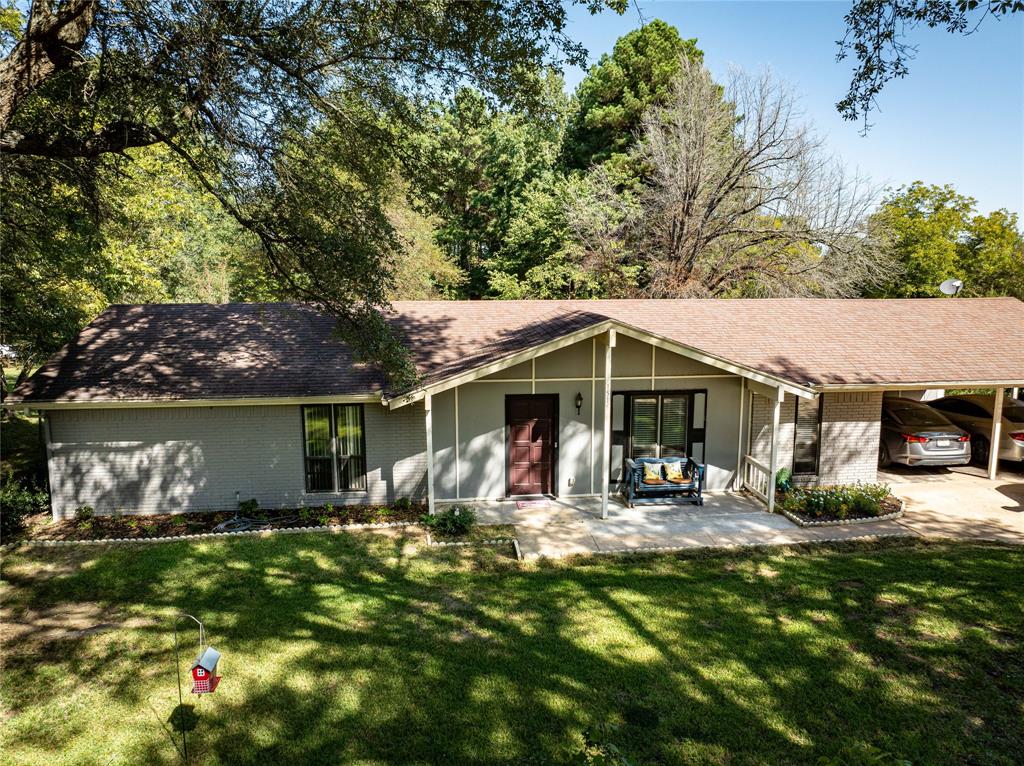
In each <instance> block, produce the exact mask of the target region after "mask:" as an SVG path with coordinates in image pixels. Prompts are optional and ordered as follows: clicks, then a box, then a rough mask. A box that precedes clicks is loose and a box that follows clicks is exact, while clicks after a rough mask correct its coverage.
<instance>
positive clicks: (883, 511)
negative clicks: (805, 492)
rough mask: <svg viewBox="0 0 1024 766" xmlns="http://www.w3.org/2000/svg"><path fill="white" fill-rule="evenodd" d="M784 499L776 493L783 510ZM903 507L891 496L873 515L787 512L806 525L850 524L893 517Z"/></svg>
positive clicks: (777, 506)
mask: <svg viewBox="0 0 1024 766" xmlns="http://www.w3.org/2000/svg"><path fill="white" fill-rule="evenodd" d="M784 498H785V495H784V494H783V493H781V492H776V493H775V502H776V508H778V509H780V510H782V505H783V501H784ZM902 507H903V506H902V503H901V501H900V499H899V498H898V497H894V496H893V495H889V496H888V497H886V498H885V499H884V500H882V502H881V503H880V504H879V509H878V513H875V514H871V515H863V514H860V515H857V514H847V515H845V516H839V515H838V514H834V513H823V514H819V515H811V514H809V513H803V512H801V511H799V510H795V509H792V508H786V509H785V512H786V513H787V514H790V515H792V516H795V517H796V518H797V519H799V520H800V521H802V522H804V523H805V524H849V523H850V522H855V521H875V520H881V519H884V518H885V517H887V516H891V515H892V514H896V513H899V511H900V509H901V508H902Z"/></svg>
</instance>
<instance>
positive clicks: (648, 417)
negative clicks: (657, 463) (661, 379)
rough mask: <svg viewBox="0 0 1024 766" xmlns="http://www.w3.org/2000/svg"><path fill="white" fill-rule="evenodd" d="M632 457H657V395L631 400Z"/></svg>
mask: <svg viewBox="0 0 1024 766" xmlns="http://www.w3.org/2000/svg"><path fill="white" fill-rule="evenodd" d="M630 425H631V426H632V435H633V439H632V442H633V449H632V452H633V454H632V457H635V458H636V457H658V397H657V396H650V397H648V396H644V397H639V396H637V397H634V398H633V401H632V422H631V424H630Z"/></svg>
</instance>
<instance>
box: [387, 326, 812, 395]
mask: <svg viewBox="0 0 1024 766" xmlns="http://www.w3.org/2000/svg"><path fill="white" fill-rule="evenodd" d="M613 332H621V333H622V334H623V335H625V336H627V337H630V338H634V339H635V340H639V341H641V342H644V343H649V344H651V345H652V346H656V347H659V348H663V349H665V350H667V351H671V352H672V353H675V354H678V355H680V356H684V357H687V358H689V359H694V360H696V361H698V362H702V363H704V364H707V365H709V366H711V367H717V368H719V369H721V370H725V371H726V372H730V373H732V374H734V375H740V376H742V377H745V378H749V379H750V380H754V381H757V382H759V383H763V384H764V385H768V386H771V387H773V388H780V389H782V390H784V391H786V392H788V393H791V394H793V395H794V396H801V397H804V398H808V399H813V398H814V397H815V396H816V392H815V390H814V389H813V388H812V387H811V386H802V385H799V384H797V383H793V382H792V381H789V380H785V379H784V378H780V377H778V376H776V375H772V374H769V373H765V372H761V371H759V370H755V369H753V368H752V367H747V366H746V365H742V364H739V363H736V362H731V361H729V360H728V359H724V358H722V357H719V356H716V355H714V354H709V353H706V352H704V351H701V350H699V349H697V348H694V347H693V346H688V345H686V344H685V343H679V342H677V341H674V340H671V339H669V338H665V337H663V336H661V335H657V334H655V333H650V332H647V331H646V330H642V329H640V328H638V327H634V326H632V325H629V324H626V323H624V322H620V321H618V320H614V319H607V320H604V321H601V322H598V323H596V324H594V325H591V326H590V327H585V328H583V329H581V330H576V331H574V332H571V333H567V334H566V335H563V336H561V337H559V338H555V339H553V340H550V341H547V342H545V343H540V344H537V345H536V346H531V347H530V348H526V349H523V350H521V351H517V352H515V353H513V354H509V355H508V356H505V357H502V358H501V359H496V360H495V361H493V362H489V363H487V364H482V365H480V366H478V367H474V368H472V369H469V370H465V371H464V372H461V373H458V374H457V375H453V376H451V377H448V378H443V379H441V380H438V381H437V382H435V383H430V384H428V385H426V386H423V387H421V388H419V389H417V390H414V391H410V392H409V393H406V394H401V395H399V396H396V397H393V398H391V399H388V398H386V397H382V399H381V401H382V402H383V403H384V404H385V405H386V406H387V407H389V408H390V409H398V408H399V407H404V406H405V405H407V404H412V403H413V402H416V401H419V400H420V399H422V398H423V397H424V396H425V395H426V394H427V393H430V394H437V393H440V392H442V391H447V390H449V389H451V388H454V387H455V386H460V385H463V384H465V383H471V382H474V381H477V380H479V379H480V378H485V377H487V376H488V375H493V374H494V373H496V372H501V371H502V370H507V369H508V368H510V367H515V366H516V365H518V364H521V363H523V362H527V361H531V360H534V359H536V357H538V356H541V355H543V354H549V353H551V352H553V351H557V350H558V349H561V348H565V347H566V346H571V345H573V344H575V343H578V342H579V341H582V340H587V339H589V338H597V337H599V336H601V335H604V334H606V333H607V334H608V335H609V336H610V335H611V333H613ZM645 377H647V376H645V375H643V376H641V379H642V378H645ZM705 377H706V376H705ZM558 380H566V378H559V379H558ZM534 381H535V378H534V377H533V376H531V378H530V379H529V381H526V382H530V383H533V382H534ZM503 382H512V381H509V380H505V381H503Z"/></svg>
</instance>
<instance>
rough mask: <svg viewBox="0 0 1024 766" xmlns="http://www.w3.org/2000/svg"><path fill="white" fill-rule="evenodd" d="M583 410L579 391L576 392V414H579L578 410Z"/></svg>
mask: <svg viewBox="0 0 1024 766" xmlns="http://www.w3.org/2000/svg"><path fill="white" fill-rule="evenodd" d="M582 408H583V394H581V393H580V392H579V391H577V392H576V414H577V415H579V414H580V410H581V409H582Z"/></svg>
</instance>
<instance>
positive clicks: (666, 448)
mask: <svg viewBox="0 0 1024 766" xmlns="http://www.w3.org/2000/svg"><path fill="white" fill-rule="evenodd" d="M688 404H689V397H688V396H665V397H663V398H662V400H661V457H686V412H687V405H688Z"/></svg>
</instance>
